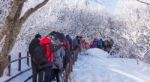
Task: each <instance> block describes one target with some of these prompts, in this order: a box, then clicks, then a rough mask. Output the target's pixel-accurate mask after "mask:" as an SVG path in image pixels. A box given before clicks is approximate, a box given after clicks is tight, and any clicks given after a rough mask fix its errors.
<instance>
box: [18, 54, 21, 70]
mask: <svg viewBox="0 0 150 82" xmlns="http://www.w3.org/2000/svg"><path fill="white" fill-rule="evenodd" d="M18 71H21V53H20V52H19V60H18Z"/></svg>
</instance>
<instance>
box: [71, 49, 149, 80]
mask: <svg viewBox="0 0 150 82" xmlns="http://www.w3.org/2000/svg"><path fill="white" fill-rule="evenodd" d="M149 76H150V71H148V70H143V67H142V66H141V65H138V64H137V62H136V60H134V59H119V58H108V53H106V52H104V51H103V50H100V49H89V50H87V51H85V52H82V53H81V54H80V55H79V57H78V60H77V62H76V64H75V65H74V67H73V72H72V74H71V82H150V78H149Z"/></svg>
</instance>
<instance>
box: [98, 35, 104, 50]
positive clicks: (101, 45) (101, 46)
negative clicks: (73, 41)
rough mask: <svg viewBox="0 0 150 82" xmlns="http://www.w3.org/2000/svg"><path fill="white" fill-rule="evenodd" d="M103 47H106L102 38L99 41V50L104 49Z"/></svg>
mask: <svg viewBox="0 0 150 82" xmlns="http://www.w3.org/2000/svg"><path fill="white" fill-rule="evenodd" d="M103 47H104V41H103V39H102V38H100V39H99V40H98V48H100V49H103Z"/></svg>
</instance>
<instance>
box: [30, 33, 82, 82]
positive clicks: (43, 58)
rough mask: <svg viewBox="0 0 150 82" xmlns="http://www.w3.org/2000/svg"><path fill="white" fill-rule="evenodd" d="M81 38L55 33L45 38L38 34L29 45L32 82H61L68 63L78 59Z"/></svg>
mask: <svg viewBox="0 0 150 82" xmlns="http://www.w3.org/2000/svg"><path fill="white" fill-rule="evenodd" d="M81 39H82V37H81V36H76V37H75V38H74V39H72V38H71V37H70V36H69V35H65V34H64V33H60V32H56V31H53V32H51V33H49V34H48V35H47V36H45V37H41V35H40V34H36V35H35V38H34V39H33V40H32V41H31V43H30V44H29V53H30V55H31V64H32V75H33V76H32V82H51V81H52V80H53V79H54V78H56V80H57V82H60V77H59V75H60V73H62V72H63V71H65V70H66V69H67V66H68V63H70V62H72V60H75V59H77V56H76V55H77V54H78V52H80V51H81V49H82V48H81V46H82V44H81V42H82V41H81Z"/></svg>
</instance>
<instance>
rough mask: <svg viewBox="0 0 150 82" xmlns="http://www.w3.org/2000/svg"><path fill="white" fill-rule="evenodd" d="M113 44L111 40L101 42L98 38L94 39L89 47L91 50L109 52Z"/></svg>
mask: <svg viewBox="0 0 150 82" xmlns="http://www.w3.org/2000/svg"><path fill="white" fill-rule="evenodd" d="M113 44H114V41H113V39H105V40H103V39H102V38H99V39H97V38H95V39H94V40H93V41H92V42H91V44H90V46H91V48H100V49H103V50H105V51H107V52H109V51H110V50H111V48H112V46H113Z"/></svg>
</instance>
